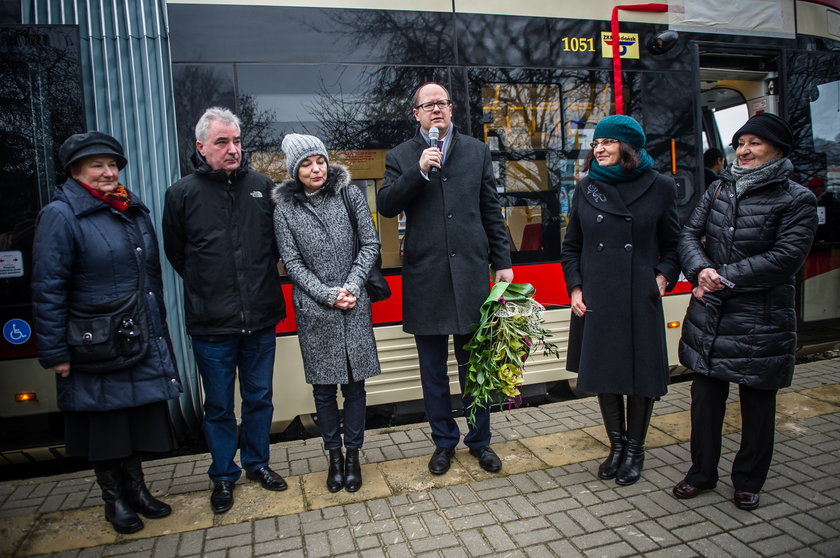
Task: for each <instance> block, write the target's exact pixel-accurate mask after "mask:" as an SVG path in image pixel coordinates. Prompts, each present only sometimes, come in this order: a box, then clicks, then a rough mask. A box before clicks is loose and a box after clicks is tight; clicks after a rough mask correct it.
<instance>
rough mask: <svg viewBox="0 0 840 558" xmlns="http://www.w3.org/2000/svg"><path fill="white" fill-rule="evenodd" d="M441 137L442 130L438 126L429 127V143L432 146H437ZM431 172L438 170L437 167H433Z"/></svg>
mask: <svg viewBox="0 0 840 558" xmlns="http://www.w3.org/2000/svg"><path fill="white" fill-rule="evenodd" d="M439 138H440V130H438V129H437V128H429V143H430V144H431V146H432V147H437V142H438V139H439ZM429 172H438V168H437V167H431V168H430V169H429Z"/></svg>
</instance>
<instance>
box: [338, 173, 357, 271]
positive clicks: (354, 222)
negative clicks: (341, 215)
mask: <svg viewBox="0 0 840 558" xmlns="http://www.w3.org/2000/svg"><path fill="white" fill-rule="evenodd" d="M347 188H349V186H345V187H344V188H342V189H341V199H342V200H344V208H345V209H346V210H347V217H349V218H350V226H351V227H353V247H354V248H355V251H356V255H358V254H359V248H360V246H359V224H358V221H357V220H356V212H355V211H353V208H352V207H351V205H350V194H349V193H348V192H347Z"/></svg>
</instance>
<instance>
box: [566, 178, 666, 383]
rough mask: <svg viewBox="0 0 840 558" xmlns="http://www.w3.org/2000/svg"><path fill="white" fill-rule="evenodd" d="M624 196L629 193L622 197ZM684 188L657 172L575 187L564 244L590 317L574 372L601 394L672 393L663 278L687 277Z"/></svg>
mask: <svg viewBox="0 0 840 558" xmlns="http://www.w3.org/2000/svg"><path fill="white" fill-rule="evenodd" d="M619 189H620V190H621V192H619ZM679 232H680V226H679V220H678V217H677V206H676V187H675V186H674V181H673V180H672V179H671V178H668V177H665V176H663V175H661V174H659V173H658V172H656V171H654V170H649V171H647V172H645V173H644V174H642V175H641V176H640V177H638V178H637V179H635V180H633V181H631V182H626V183H621V184H618V185H617V186H613V185H610V184H605V183H602V182H598V181H592V180H590V179H589V178H588V177H586V178H584V179H583V180H581V182H580V183H579V184H578V185H577V187H576V188H575V194H574V198H573V200H572V210H571V214H570V217H569V226H568V228H567V229H566V237H565V239H564V241H563V253H562V256H561V259H562V262H563V274H564V275H565V279H566V287H567V288H568V290H569V293H570V294H571V291H572V289H573V288H574V287H577V286H579V287H581V289H582V291H583V301H584V302H585V303H586V306H587V312H586V315H585V316H584V317H583V318H579V317H577V316H575V315H574V314H573V315H572V322H571V326H570V331H569V346H568V354H567V357H566V368H567V369H568V370H571V371H573V372H577V373H578V384H577V385H578V388H579V389H581V390H583V391H589V392H594V393H619V394H624V395H638V396H644V397H659V396H661V395H664V394H665V393H666V392H667V391H668V381H669V375H668V373H669V370H668V355H667V350H666V347H665V323H664V322H665V318H664V315H663V312H662V299H661V298H660V296H659V287H658V286H657V284H656V276H657V275H658V274H662V275H663V276H664V277H665V279H666V280H667V281H668V289H669V290H670V289H671V288H673V287H674V284H675V283H676V281H677V278H678V276H679V263H678V260H677V238H678V235H679Z"/></svg>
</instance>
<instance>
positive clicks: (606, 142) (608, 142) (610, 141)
mask: <svg viewBox="0 0 840 558" xmlns="http://www.w3.org/2000/svg"><path fill="white" fill-rule="evenodd" d="M614 143H618V140H617V139H612V138H607V139H603V140H601V141H593V142H592V143H590V144H589V147H591V148H592V150H593V151H594V150H596V149H598V146H599V145H603V146H604V147H607V146H608V145H612V144H614Z"/></svg>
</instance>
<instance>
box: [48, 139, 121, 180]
mask: <svg viewBox="0 0 840 558" xmlns="http://www.w3.org/2000/svg"><path fill="white" fill-rule="evenodd" d="M91 155H111V156H112V157H114V159H116V160H117V166H118V167H119V168H120V170H122V168H123V167H124V166H125V165H126V163H127V162H128V161H126V160H125V154H124V152H123V147H122V145H120V142H118V141H117V140H116V139H115V138H113V137H112V136H109V135H108V134H103V133H102V132H86V133H84V134H73V135H72V136H70V137H69V138H67V139H66V140H64V143H62V144H61V148H60V149H59V150H58V157H59V159H61V166H62V167H64V171H65V172H66V173H68V174H69V173H70V170H69V167H70V165H71V164H73V163H75V162H76V161H78V160H79V159H82V158H84V157H90V156H91Z"/></svg>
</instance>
